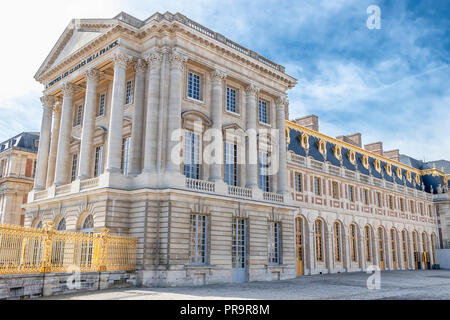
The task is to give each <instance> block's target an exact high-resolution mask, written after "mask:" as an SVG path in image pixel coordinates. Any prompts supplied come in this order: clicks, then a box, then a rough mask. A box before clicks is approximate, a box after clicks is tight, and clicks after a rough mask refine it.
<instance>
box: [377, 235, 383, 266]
mask: <svg viewBox="0 0 450 320" xmlns="http://www.w3.org/2000/svg"><path fill="white" fill-rule="evenodd" d="M378 250H379V253H380V268H381V270H384V230H383V227H379V228H378Z"/></svg>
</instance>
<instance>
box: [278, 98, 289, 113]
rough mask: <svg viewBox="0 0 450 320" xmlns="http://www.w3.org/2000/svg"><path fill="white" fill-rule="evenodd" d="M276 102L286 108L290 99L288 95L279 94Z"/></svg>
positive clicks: (280, 106) (281, 107)
mask: <svg viewBox="0 0 450 320" xmlns="http://www.w3.org/2000/svg"><path fill="white" fill-rule="evenodd" d="M275 103H276V105H277V108H279V109H283V110H285V109H286V108H287V107H289V99H288V98H287V97H286V96H279V97H278V98H277V99H276V100H275Z"/></svg>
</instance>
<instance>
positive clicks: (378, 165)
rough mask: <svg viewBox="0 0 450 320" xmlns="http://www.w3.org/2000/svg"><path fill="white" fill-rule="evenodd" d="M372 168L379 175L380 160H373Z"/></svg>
mask: <svg viewBox="0 0 450 320" xmlns="http://www.w3.org/2000/svg"><path fill="white" fill-rule="evenodd" d="M373 167H374V168H375V170H376V171H377V172H378V173H380V172H381V161H380V160H374V161H373Z"/></svg>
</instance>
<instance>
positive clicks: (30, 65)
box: [0, 0, 450, 161]
mask: <svg viewBox="0 0 450 320" xmlns="http://www.w3.org/2000/svg"><path fill="white" fill-rule="evenodd" d="M370 5H378V6H379V7H380V9H381V23H382V28H381V30H369V29H368V28H367V26H366V20H367V18H368V17H369V15H368V14H367V13H366V10H367V8H368V7H369V6H370ZM2 7H5V8H4V10H3V12H5V11H9V12H10V13H11V14H8V15H4V17H2V20H1V21H0V30H2V31H1V35H2V38H3V41H4V42H9V43H12V46H11V47H10V48H8V49H9V50H2V52H1V53H0V55H1V58H2V59H0V70H2V71H3V77H0V78H3V79H1V80H0V112H1V115H2V116H1V117H0V140H1V141H3V140H5V139H7V138H9V137H11V136H14V135H15V134H17V133H19V132H21V131H38V130H39V128H40V118H41V114H42V111H41V106H40V101H39V97H40V96H41V91H42V89H43V88H42V87H41V85H40V84H38V83H36V82H35V81H34V79H33V75H34V74H35V72H36V71H37V69H38V68H39V66H40V64H41V63H42V62H43V61H44V59H45V57H46V56H47V54H48V53H49V52H50V50H51V48H52V47H53V45H54V44H55V43H56V41H57V39H58V37H59V36H60V34H61V33H62V32H63V31H64V28H65V27H66V26H67V25H68V23H69V21H70V20H71V19H72V18H111V17H113V16H115V15H116V14H117V13H119V12H120V11H125V12H128V13H130V14H132V15H134V16H136V17H137V18H140V19H145V18H147V17H148V16H150V15H151V14H153V13H154V12H156V11H159V12H165V11H171V12H180V13H182V14H184V15H186V16H188V17H189V18H191V19H193V20H195V21H197V22H199V23H200V24H203V25H205V26H207V27H209V28H210V29H213V30H215V31H217V32H220V33H222V34H223V35H225V36H227V37H228V38H231V39H232V40H234V41H236V42H238V43H240V44H241V45H243V46H246V47H248V48H249V49H251V50H254V51H256V52H258V53H260V54H261V55H263V56H266V57H267V58H269V59H271V60H273V61H275V62H277V63H280V64H282V65H285V66H286V70H287V73H288V74H290V75H291V76H293V77H295V78H297V79H298V82H299V83H298V85H297V87H296V88H294V89H292V90H290V91H289V99H290V101H291V103H290V111H291V118H294V117H299V116H304V115H308V114H312V113H314V114H316V115H318V116H319V121H320V130H321V131H322V132H323V133H326V134H329V135H331V136H337V135H341V134H351V133H355V132H361V133H362V135H363V143H366V144H367V143H371V142H376V141H383V143H384V148H385V150H391V149H397V148H399V149H400V152H401V153H405V154H408V155H411V156H413V157H415V158H418V159H420V160H424V159H425V160H427V161H429V160H438V159H444V158H445V159H450V139H449V138H448V136H449V135H448V130H449V128H450V87H449V84H450V67H449V57H450V34H449V33H450V19H449V18H448V17H449V15H450V2H449V1H447V0H433V1H406V0H398V1H377V0H370V1H365V0H347V1H341V0H333V1H329V0H328V1H325V0H323V1H321V0H304V1H303V0H301V1H300V0H299V1H279V0H278V1H262V0H258V1H255V0H253V1H224V0H222V1H214V0H200V1H189V2H187V1H175V0H174V1H172V0H165V1H142V0H140V1H136V0H131V1H130V0H127V1H125V0H113V1H111V0H101V1H93V0H90V1H88V0H78V1H70V2H68V1H67V2H65V1H64V2H63V1H53V0H41V1H39V2H38V1H33V2H29V1H15V2H8V4H2ZM24 8H26V10H24ZM12 26H14V29H13V28H12ZM11 30H13V31H12V32H11Z"/></svg>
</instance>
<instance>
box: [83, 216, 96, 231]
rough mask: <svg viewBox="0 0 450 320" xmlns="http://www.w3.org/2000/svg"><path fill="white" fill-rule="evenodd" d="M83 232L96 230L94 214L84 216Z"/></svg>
mask: <svg viewBox="0 0 450 320" xmlns="http://www.w3.org/2000/svg"><path fill="white" fill-rule="evenodd" d="M81 232H83V233H93V232H94V218H93V217H92V215H88V216H87V217H86V218H84V221H83V225H82V227H81Z"/></svg>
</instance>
